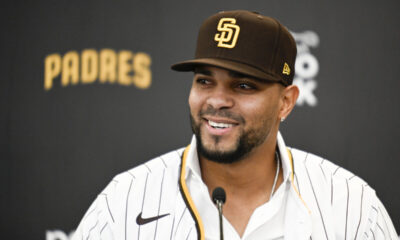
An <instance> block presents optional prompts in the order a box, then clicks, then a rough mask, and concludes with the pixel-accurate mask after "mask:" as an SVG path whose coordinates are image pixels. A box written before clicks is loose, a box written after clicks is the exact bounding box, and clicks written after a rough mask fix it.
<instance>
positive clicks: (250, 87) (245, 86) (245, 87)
mask: <svg viewBox="0 0 400 240" xmlns="http://www.w3.org/2000/svg"><path fill="white" fill-rule="evenodd" d="M238 88H240V89H243V90H253V89H255V87H254V86H253V85H251V84H248V83H239V84H238Z"/></svg>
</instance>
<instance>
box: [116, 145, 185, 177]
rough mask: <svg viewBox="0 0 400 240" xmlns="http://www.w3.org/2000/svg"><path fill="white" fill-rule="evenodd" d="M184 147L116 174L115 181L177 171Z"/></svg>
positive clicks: (156, 175) (157, 175)
mask: <svg viewBox="0 0 400 240" xmlns="http://www.w3.org/2000/svg"><path fill="white" fill-rule="evenodd" d="M183 151H184V148H179V149H175V150H172V151H170V152H167V153H165V154H162V155H160V156H157V157H155V158H153V159H150V160H148V161H146V162H144V163H142V164H140V165H138V166H136V167H133V168H131V169H129V170H127V171H124V172H122V173H120V174H118V175H116V176H115V177H114V179H113V181H118V182H121V181H122V182H126V181H128V182H129V181H130V180H132V179H133V180H135V179H143V178H152V177H159V176H160V173H161V174H162V172H164V171H168V172H177V170H179V166H180V164H181V157H182V154H183Z"/></svg>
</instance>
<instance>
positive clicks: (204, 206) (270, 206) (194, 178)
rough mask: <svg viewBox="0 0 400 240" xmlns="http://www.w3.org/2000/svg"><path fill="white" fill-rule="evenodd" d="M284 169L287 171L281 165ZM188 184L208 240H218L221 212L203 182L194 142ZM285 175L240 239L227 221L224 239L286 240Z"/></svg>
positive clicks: (287, 178)
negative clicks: (219, 214) (284, 235)
mask: <svg viewBox="0 0 400 240" xmlns="http://www.w3.org/2000/svg"><path fill="white" fill-rule="evenodd" d="M282 165H283V166H282V167H283V168H285V167H287V166H285V164H282ZM187 169H188V171H187V175H186V184H187V186H188V188H189V192H190V195H191V197H192V199H193V201H194V203H195V205H196V208H197V210H198V212H199V214H200V216H201V219H202V221H203V225H204V232H205V239H206V240H219V218H218V210H217V208H216V207H215V205H214V203H213V202H212V200H211V198H210V196H209V193H208V189H207V186H206V185H205V184H204V182H203V180H202V179H201V172H200V165H199V160H198V156H197V151H196V142H195V141H194V140H192V143H191V147H190V150H189V153H188V156H187ZM283 170H284V171H283V172H284V181H283V182H282V184H281V185H280V186H279V188H278V189H277V191H276V192H275V194H274V195H273V196H272V198H271V200H270V201H268V202H266V203H264V204H263V205H261V206H259V207H258V208H256V209H255V210H254V212H253V213H252V215H251V217H250V219H249V222H248V224H247V226H246V229H245V231H244V234H243V237H242V238H241V237H240V236H239V234H238V233H237V231H236V230H235V229H234V227H233V226H232V225H231V224H230V222H229V221H228V220H227V219H226V218H225V217H224V218H223V226H224V238H225V239H229V240H259V239H283V234H284V220H285V219H284V216H285V209H286V208H285V206H286V200H287V196H288V191H289V188H290V184H288V183H289V177H288V175H289V174H285V173H287V172H288V171H287V169H283Z"/></svg>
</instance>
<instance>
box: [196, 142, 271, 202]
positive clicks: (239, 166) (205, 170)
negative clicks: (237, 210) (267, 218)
mask: <svg viewBox="0 0 400 240" xmlns="http://www.w3.org/2000/svg"><path fill="white" fill-rule="evenodd" d="M275 149H276V141H275V143H274V144H271V145H269V146H263V145H261V146H259V147H257V148H256V149H253V151H252V152H251V153H250V154H249V155H248V156H246V157H245V158H244V159H241V160H240V161H238V162H235V163H230V164H224V163H217V162H213V161H210V160H207V159H205V158H204V157H202V156H199V160H200V168H201V175H202V179H203V181H204V183H205V184H206V185H207V187H208V189H209V191H210V192H212V191H213V189H214V188H215V187H217V186H221V187H223V188H224V189H225V191H226V192H227V195H228V196H229V195H230V193H231V194H233V195H235V196H236V197H241V196H242V197H252V196H255V195H258V194H263V195H264V194H266V193H267V192H270V190H271V189H270V188H271V187H272V184H273V180H274V178H275V173H276V167H277V162H276V158H275Z"/></svg>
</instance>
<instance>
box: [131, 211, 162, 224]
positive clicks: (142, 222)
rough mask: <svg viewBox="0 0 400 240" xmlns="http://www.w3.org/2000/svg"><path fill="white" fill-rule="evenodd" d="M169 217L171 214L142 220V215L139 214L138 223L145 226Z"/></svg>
mask: <svg viewBox="0 0 400 240" xmlns="http://www.w3.org/2000/svg"><path fill="white" fill-rule="evenodd" d="M168 215H169V213H167V214H163V215H159V216H155V217H151V218H142V213H139V215H138V216H137V218H136V223H137V224H138V225H143V224H146V223H149V222H152V221H155V220H157V219H160V218H163V217H165V216H168Z"/></svg>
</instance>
